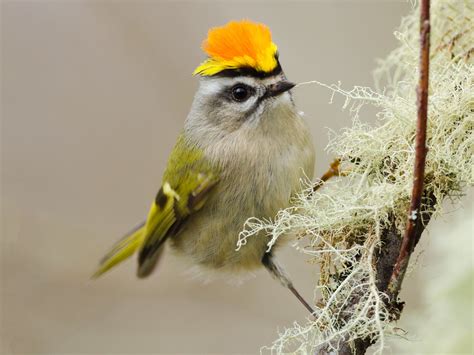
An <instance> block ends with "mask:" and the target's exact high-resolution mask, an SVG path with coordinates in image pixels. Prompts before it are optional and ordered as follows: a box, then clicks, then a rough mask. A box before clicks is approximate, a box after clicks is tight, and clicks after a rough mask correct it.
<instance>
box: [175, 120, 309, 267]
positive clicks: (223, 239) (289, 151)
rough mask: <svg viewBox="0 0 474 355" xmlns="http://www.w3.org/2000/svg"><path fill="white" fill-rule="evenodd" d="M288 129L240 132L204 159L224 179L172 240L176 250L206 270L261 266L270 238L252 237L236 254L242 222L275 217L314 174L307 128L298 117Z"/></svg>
mask: <svg viewBox="0 0 474 355" xmlns="http://www.w3.org/2000/svg"><path fill="white" fill-rule="evenodd" d="M274 124H278V122H275V123H274ZM287 126H288V124H286V125H285V127H280V128H281V129H278V127H275V131H274V132H270V133H271V134H269V133H268V132H265V134H260V136H256V134H258V133H259V132H255V131H254V132H251V133H250V134H245V132H239V133H240V134H235V135H233V136H232V135H231V136H229V137H226V139H225V140H222V141H220V142H216V144H215V145H214V146H213V147H210V148H209V150H208V151H207V152H206V154H208V156H209V158H210V159H211V160H214V161H218V164H220V167H221V171H222V176H221V179H220V181H219V184H218V185H217V186H216V188H215V190H214V191H213V192H212V195H211V197H210V198H209V200H208V201H207V202H206V205H205V206H204V207H203V209H202V210H201V211H199V212H198V213H197V214H196V215H194V216H191V217H190V218H189V220H188V222H187V223H186V225H185V226H184V227H183V230H182V231H181V232H180V233H179V234H178V235H177V236H175V237H174V238H173V240H172V241H171V243H172V246H173V247H174V249H175V250H176V251H178V252H179V253H183V254H185V255H187V256H189V257H191V259H192V260H193V262H195V263H197V264H200V265H202V266H205V267H208V268H214V269H216V268H218V269H222V270H232V271H235V270H239V269H240V270H249V269H254V268H256V267H259V266H261V259H262V257H263V254H264V253H265V250H266V248H267V243H268V241H269V238H268V236H265V235H259V236H255V237H252V238H251V239H250V240H249V241H248V244H247V245H245V246H244V247H243V248H241V249H240V250H239V251H236V244H237V239H238V235H239V232H240V231H241V230H242V229H243V226H244V223H245V221H246V220H247V219H248V218H250V217H258V218H273V217H274V216H275V215H276V213H277V212H278V210H280V209H282V208H286V207H288V206H289V202H290V197H291V195H292V194H293V193H294V192H295V191H298V190H300V188H301V185H300V179H301V178H302V177H304V176H308V177H310V178H311V177H312V174H313V164H314V150H313V146H312V143H311V139H310V136H309V133H308V131H307V129H306V126H305V125H304V123H303V122H302V120H301V118H299V117H295V118H294V122H291V125H290V126H289V127H287ZM288 130H290V132H289V131H288ZM288 133H290V134H288ZM216 157H218V158H216Z"/></svg>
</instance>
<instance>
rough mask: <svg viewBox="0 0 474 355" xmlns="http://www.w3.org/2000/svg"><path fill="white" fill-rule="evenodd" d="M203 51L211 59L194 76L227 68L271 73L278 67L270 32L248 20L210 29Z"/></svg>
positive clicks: (210, 73) (197, 69) (205, 74)
mask: <svg viewBox="0 0 474 355" xmlns="http://www.w3.org/2000/svg"><path fill="white" fill-rule="evenodd" d="M202 49H203V50H204V52H206V53H207V55H208V56H209V58H208V59H206V60H205V61H204V62H203V63H201V65H200V66H199V67H197V68H196V70H195V71H194V73H193V75H203V76H212V75H215V74H217V73H219V72H221V71H223V70H226V69H241V68H250V69H254V70H256V71H257V72H263V73H270V72H272V71H273V70H274V69H275V68H276V67H277V66H278V60H277V57H276V55H277V46H276V45H275V43H273V42H272V34H271V32H270V29H269V28H268V27H267V26H265V25H264V24H261V23H255V22H252V21H249V20H242V21H231V22H229V23H228V24H227V25H225V26H222V27H215V28H211V29H210V30H209V32H208V35H207V39H206V40H205V41H204V42H203V44H202Z"/></svg>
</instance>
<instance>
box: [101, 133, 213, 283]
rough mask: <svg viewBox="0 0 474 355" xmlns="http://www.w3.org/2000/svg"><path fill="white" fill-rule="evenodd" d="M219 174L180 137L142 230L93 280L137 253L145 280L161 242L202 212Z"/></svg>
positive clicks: (118, 247) (128, 237)
mask: <svg viewBox="0 0 474 355" xmlns="http://www.w3.org/2000/svg"><path fill="white" fill-rule="evenodd" d="M218 175H219V172H218V171H217V169H213V168H212V167H211V165H210V164H209V163H208V161H207V160H206V159H205V158H204V155H203V153H202V151H200V150H198V149H196V148H194V147H190V146H189V144H188V143H187V142H186V140H185V138H184V137H183V135H181V136H180V137H179V138H178V141H177V143H176V146H175V148H174V149H173V151H172V153H171V156H170V159H169V162H168V166H167V169H166V171H165V173H164V175H163V183H162V185H161V188H160V190H159V191H158V194H157V195H156V198H155V200H154V201H153V203H152V204H151V207H150V210H149V212H148V217H147V219H146V222H145V223H144V225H143V226H140V228H139V229H136V230H134V231H132V233H130V234H127V235H126V236H125V237H124V238H123V239H122V240H120V241H119V242H117V244H116V245H114V246H113V248H112V250H111V251H110V252H109V253H108V254H107V255H106V256H105V257H104V258H103V259H102V261H101V263H100V265H99V268H98V270H97V271H96V273H95V274H94V276H95V277H97V276H99V275H101V274H103V273H104V272H106V271H107V270H109V269H110V268H112V267H113V266H115V265H116V264H118V263H120V262H122V261H123V260H125V259H127V258H128V257H130V256H131V255H132V254H133V253H134V252H135V251H136V250H137V249H138V250H139V255H138V271H137V275H138V277H146V276H148V275H149V274H150V273H151V272H152V271H153V269H154V268H155V266H156V263H157V261H158V259H159V256H160V254H161V252H162V250H163V244H164V242H165V241H166V240H167V239H168V238H169V237H170V236H173V235H175V234H176V233H178V232H179V230H180V229H181V227H182V226H183V224H184V223H185V222H186V220H187V218H188V217H189V216H190V215H191V214H192V213H194V212H196V211H198V210H199V209H201V208H202V207H203V206H204V204H205V202H206V200H207V198H208V197H209V192H210V191H211V190H212V188H213V187H214V186H215V185H216V184H217V182H218Z"/></svg>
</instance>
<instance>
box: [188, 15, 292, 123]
mask: <svg viewBox="0 0 474 355" xmlns="http://www.w3.org/2000/svg"><path fill="white" fill-rule="evenodd" d="M202 48H203V50H204V51H205V52H206V54H207V55H208V58H207V59H206V60H205V61H204V62H203V63H201V65H199V66H198V67H197V68H196V70H195V71H194V75H198V76H200V86H199V90H198V92H197V94H196V98H195V100H194V104H193V110H192V115H191V117H190V118H191V119H192V120H198V121H200V124H202V123H203V121H205V123H207V124H208V125H212V126H214V127H219V128H221V129H224V130H225V131H227V132H229V131H234V130H236V129H239V128H240V127H242V126H244V125H253V126H255V125H258V124H259V123H260V122H261V121H262V120H265V119H266V117H272V116H273V117H274V116H275V115H276V114H278V113H279V112H278V111H282V112H288V111H289V110H290V111H293V110H294V105H293V101H292V98H291V95H290V93H289V90H290V89H291V88H293V87H294V86H295V84H293V83H291V82H289V81H287V80H286V77H285V75H284V73H283V71H282V68H281V65H280V62H279V60H278V50H277V46H276V45H275V43H273V41H272V36H271V32H270V30H269V28H268V27H267V26H265V25H263V24H260V23H255V22H251V21H248V20H242V21H232V22H229V23H228V24H226V25H225V26H223V27H216V28H212V29H210V30H209V33H208V37H207V39H206V40H205V41H204V42H203V45H202Z"/></svg>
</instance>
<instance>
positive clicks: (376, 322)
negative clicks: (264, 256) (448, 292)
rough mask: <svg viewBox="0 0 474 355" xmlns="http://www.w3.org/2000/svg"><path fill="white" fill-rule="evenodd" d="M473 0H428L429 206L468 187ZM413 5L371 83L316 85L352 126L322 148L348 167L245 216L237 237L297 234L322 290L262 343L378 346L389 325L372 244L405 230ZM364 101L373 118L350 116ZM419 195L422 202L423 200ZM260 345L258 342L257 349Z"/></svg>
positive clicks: (473, 148)
mask: <svg viewBox="0 0 474 355" xmlns="http://www.w3.org/2000/svg"><path fill="white" fill-rule="evenodd" d="M473 19H474V5H473V4H472V2H469V1H468V0H466V1H448V0H437V1H432V5H431V55H430V84H429V114H428V120H429V122H428V130H427V136H428V140H427V145H428V148H429V153H428V156H427V162H426V182H425V189H426V190H427V191H429V192H430V193H431V194H432V196H434V198H435V200H436V203H434V205H433V204H425V206H427V205H432V206H431V209H432V212H433V214H434V215H437V214H439V213H441V212H442V210H441V202H442V201H443V200H445V199H446V198H453V199H456V198H457V197H458V196H459V195H460V194H462V193H463V191H465V189H466V187H467V186H472V185H473V182H474V179H473V166H474V164H473V163H474V160H473V153H474V145H473V143H474V137H473V127H474V87H473V80H474V65H473V64H474V48H473V47H474V30H473V28H474V23H473ZM418 30H419V11H418V8H417V7H415V8H414V9H413V11H412V13H411V14H410V15H409V16H407V17H406V18H404V19H403V20H402V23H401V26H400V29H399V31H398V32H396V37H397V38H398V39H399V40H400V46H399V47H398V48H397V49H395V50H394V51H393V52H392V53H390V54H389V55H388V57H387V58H386V59H385V60H384V61H381V62H380V63H379V66H378V68H377V70H376V71H375V73H376V82H377V84H376V88H382V87H383V90H381V89H376V90H372V89H370V88H366V87H355V88H354V89H352V90H351V91H345V90H343V89H342V88H341V85H340V84H338V85H325V84H321V83H319V84H321V85H323V86H326V87H328V88H329V89H330V90H331V91H332V93H333V95H334V94H341V95H343V96H344V97H345V98H346V102H345V104H344V107H347V108H349V111H350V113H351V114H352V116H353V117H354V120H353V125H352V127H350V128H347V129H345V130H343V131H342V132H341V133H339V134H333V135H332V136H331V139H330V143H329V145H328V151H329V152H330V153H331V154H332V155H334V156H337V157H339V158H340V159H341V170H343V171H346V172H348V175H347V176H345V177H340V178H337V179H334V180H331V181H329V182H327V183H326V184H325V185H324V188H322V189H321V190H319V191H318V192H316V193H312V191H311V188H307V189H305V190H304V191H303V192H302V193H301V194H300V195H299V196H297V197H296V199H295V203H294V207H292V208H289V209H287V210H284V211H280V213H279V214H278V215H277V216H276V217H275V219H273V220H258V219H255V218H252V219H250V220H248V221H247V223H246V226H245V229H244V230H243V231H242V232H241V234H240V238H239V243H238V246H239V247H241V246H243V245H244V244H245V242H246V239H247V238H254V237H257V236H256V235H257V234H258V233H259V232H261V231H264V232H266V233H268V234H269V235H271V236H272V240H271V242H270V243H269V248H271V246H272V245H273V243H274V242H275V240H276V239H277V238H279V237H280V236H282V235H286V234H292V235H295V236H297V238H296V242H295V246H296V248H298V249H299V250H301V251H302V252H303V253H305V254H307V255H310V256H313V257H314V261H315V262H316V263H317V264H318V265H319V267H320V275H321V276H320V280H319V283H318V285H316V291H317V293H319V294H321V295H322V299H321V300H320V302H318V304H317V305H316V306H317V308H316V316H315V318H314V319H311V320H308V321H307V323H306V324H298V323H295V324H294V325H293V326H292V327H289V328H287V329H286V330H285V331H283V332H282V333H281V334H280V337H279V338H278V339H277V340H276V341H275V342H274V343H273V344H272V345H271V346H269V347H265V348H264V349H267V350H270V351H271V352H272V353H288V352H296V353H314V352H315V351H316V350H317V349H320V348H321V347H322V346H324V347H326V348H327V349H328V348H330V349H333V350H337V348H338V346H339V342H340V341H342V340H343V339H345V340H347V339H355V338H366V337H371V338H372V339H374V340H377V341H378V346H377V350H376V351H377V352H381V351H382V350H383V349H384V347H385V344H386V342H385V341H384V339H385V337H386V336H387V335H392V334H395V332H394V328H393V325H392V324H391V323H390V314H389V312H388V310H387V309H386V308H385V304H384V302H383V298H384V297H385V295H384V294H382V293H381V292H379V291H378V289H377V287H376V280H375V272H374V269H373V265H374V260H373V259H374V250H375V248H376V247H377V246H378V245H379V242H380V232H381V230H383V228H384V227H386V226H388V224H390V223H393V222H395V225H396V227H397V229H398V230H399V232H400V234H402V231H403V230H404V226H405V221H406V213H407V210H408V204H409V200H410V195H411V188H412V180H413V165H414V157H415V154H414V150H415V149H414V136H415V123H416V117H417V109H416V87H417V84H418V57H419V31H418ZM366 104H370V105H374V106H376V107H378V108H379V109H380V111H379V113H378V115H377V117H378V122H377V125H376V126H370V125H368V124H365V123H363V122H362V120H361V119H360V118H359V110H360V108H361V107H362V106H363V105H366ZM425 202H426V201H425ZM354 295H357V299H358V304H357V306H356V307H353V308H351V314H349V315H348V316H347V317H346V318H345V322H344V324H341V323H340V318H339V317H338V316H339V315H340V312H341V311H342V309H343V307H344V306H345V305H346V304H347V302H348V301H349V300H352V299H353V298H352V297H354ZM264 349H263V351H264Z"/></svg>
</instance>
